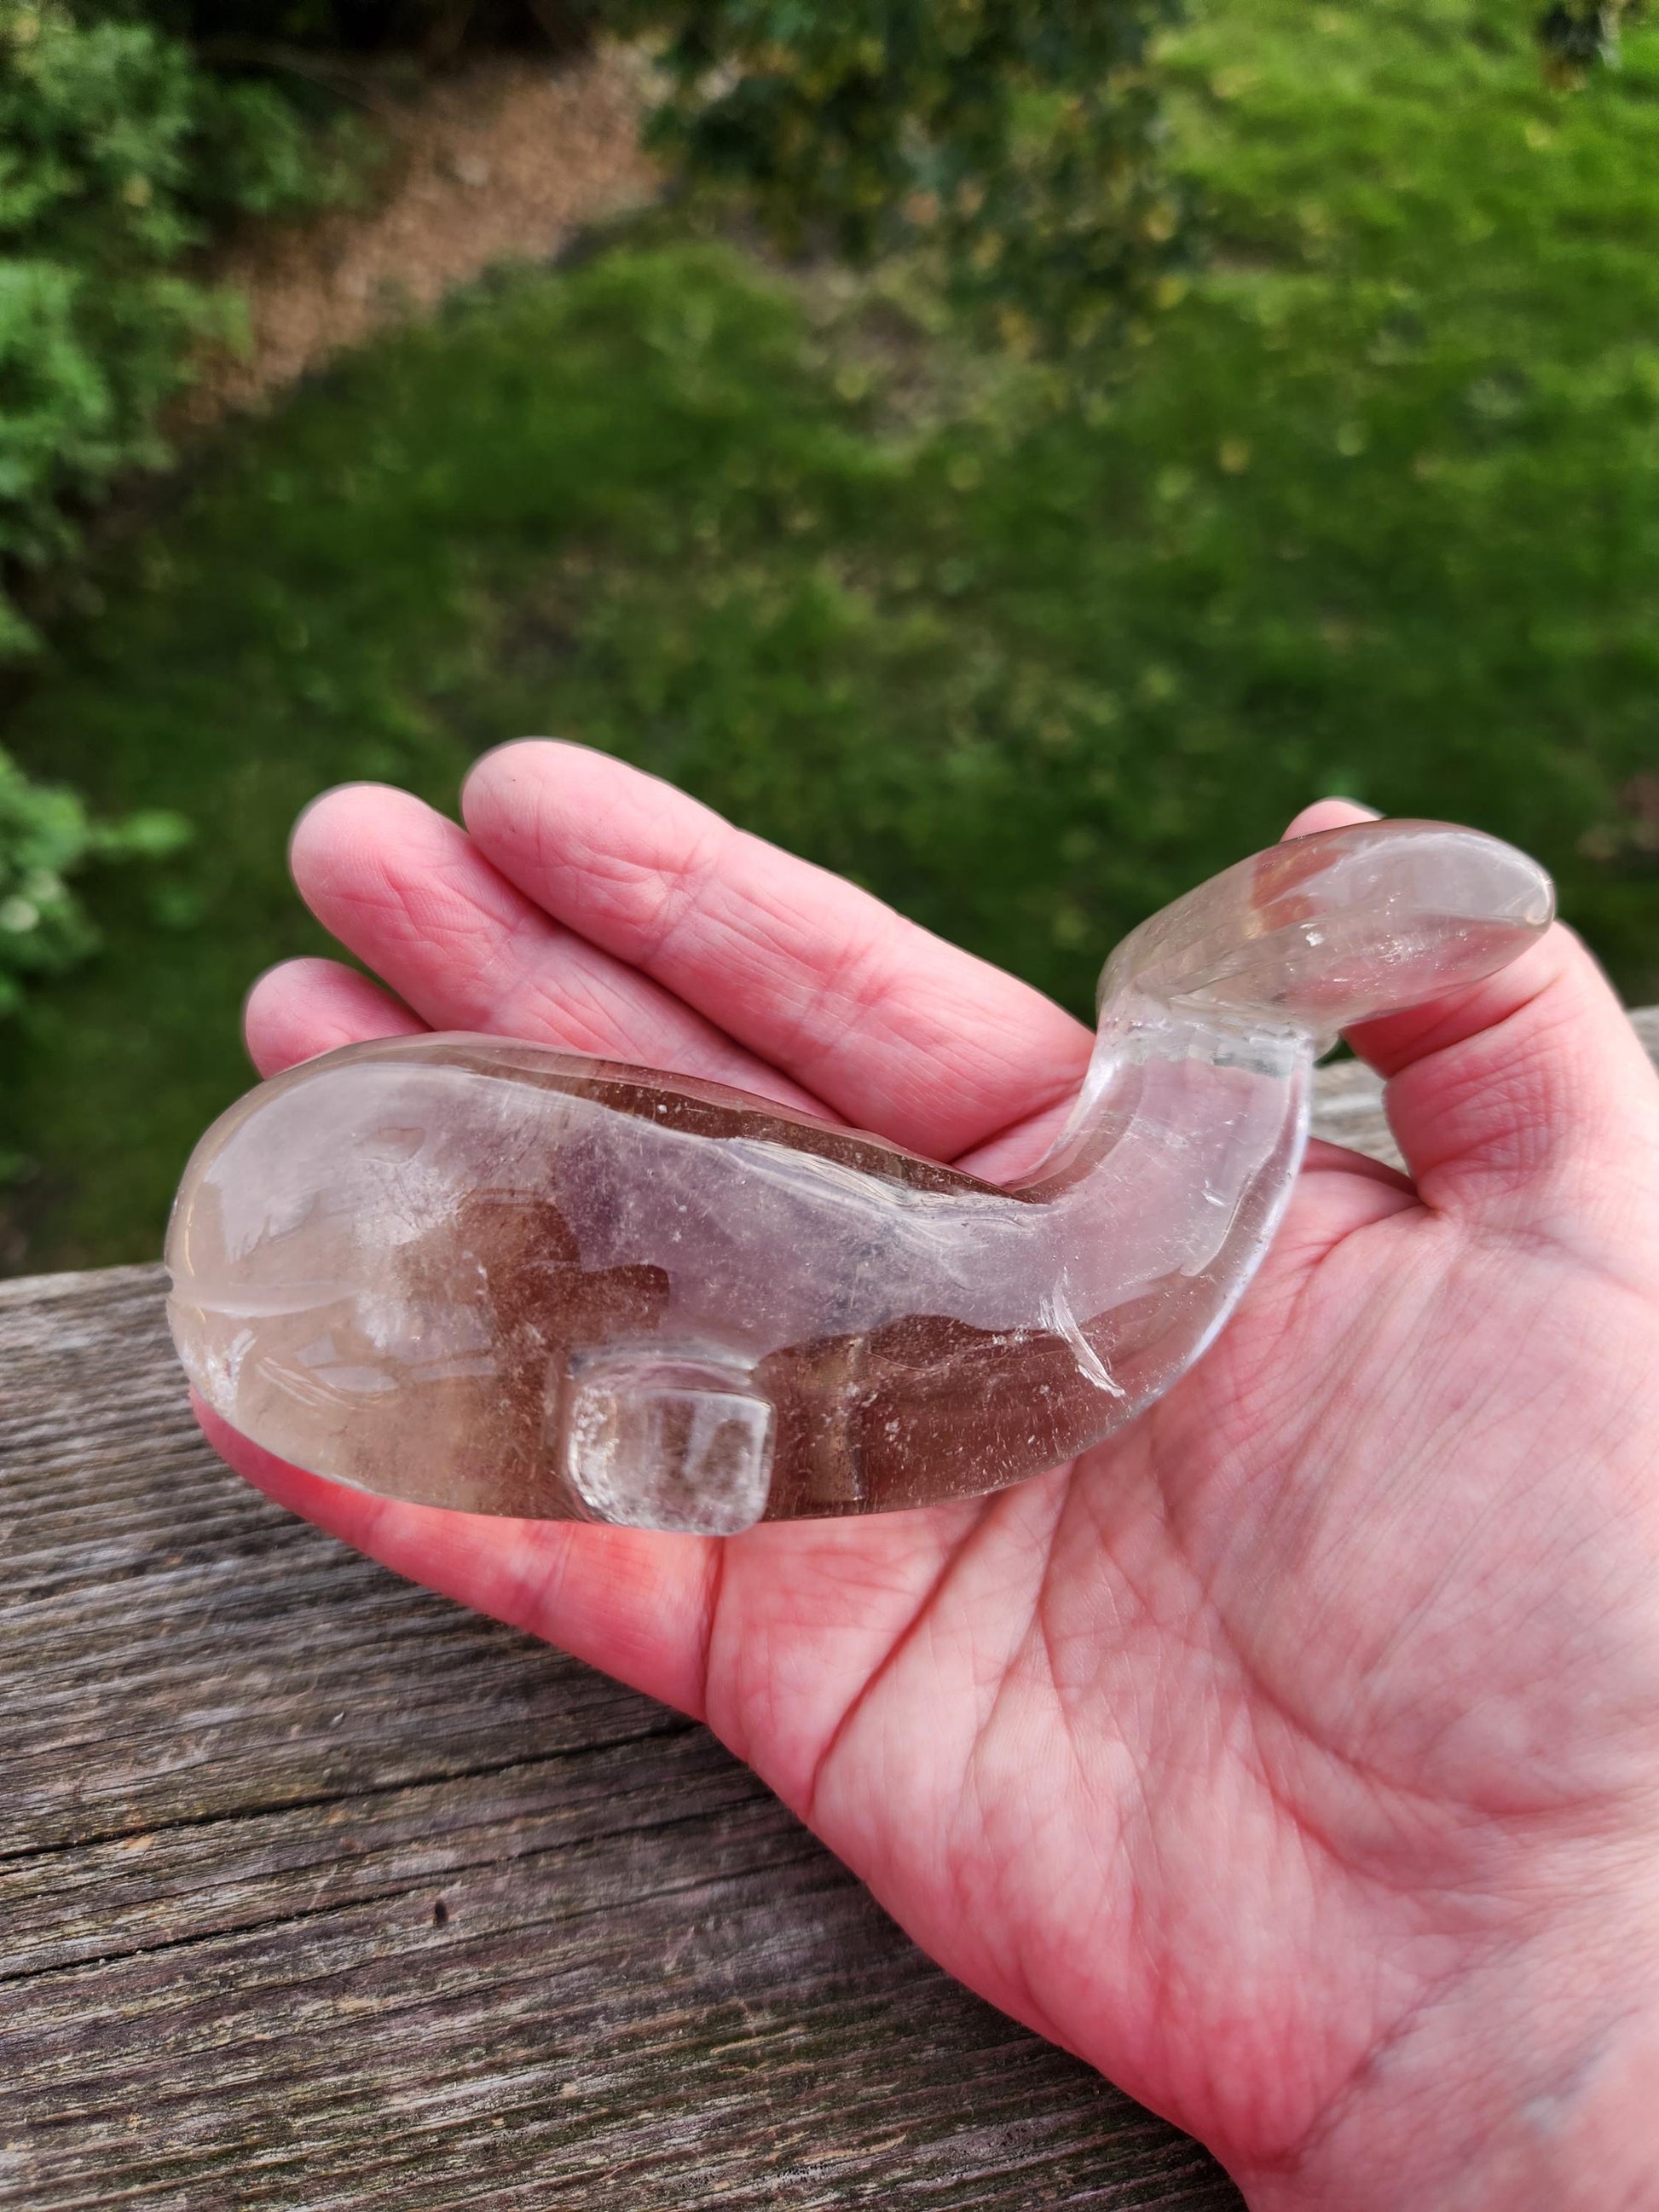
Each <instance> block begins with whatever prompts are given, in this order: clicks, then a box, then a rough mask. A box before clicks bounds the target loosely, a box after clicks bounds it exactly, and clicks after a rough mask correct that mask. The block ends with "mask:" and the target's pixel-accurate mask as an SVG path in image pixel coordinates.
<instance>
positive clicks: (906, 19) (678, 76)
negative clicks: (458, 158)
mask: <svg viewBox="0 0 1659 2212" xmlns="http://www.w3.org/2000/svg"><path fill="white" fill-rule="evenodd" d="M609 12H610V13H611V15H613V16H616V17H617V18H618V19H619V20H620V21H623V22H624V23H632V24H635V25H638V26H641V27H647V28H649V29H652V30H653V31H656V32H659V33H661V34H663V35H664V37H665V48H664V52H663V56H662V61H663V65H664V67H665V70H666V73H667V75H668V77H669V80H670V83H671V93H670V95H669V97H668V98H667V100H665V103H664V104H663V106H661V108H660V109H659V111H658V113H657V115H656V117H655V118H654V121H653V137H654V139H655V142H656V143H657V144H658V145H659V146H660V147H662V148H664V149H666V150H668V151H669V152H671V154H673V155H676V156H678V158H679V159H680V160H681V161H683V162H684V165H685V166H686V167H687V168H688V169H689V171H690V173H691V174H692V175H693V176H694V177H696V178H699V179H703V180H705V181H707V182H711V183H714V184H715V185H720V186H726V187H735V188H736V189H737V190H738V192H739V193H740V195H741V199H742V204H744V206H745V207H750V208H752V209H754V210H757V212H758V214H759V216H760V217H761V218H762V220H763V222H766V223H767V224H768V225H769V227H770V228H771V229H772V231H773V232H774V234H775V235H776V236H777V237H778V238H779V239H780V240H781V241H782V242H783V243H784V244H785V245H786V246H790V247H793V246H798V245H799V243H800V242H801V241H802V240H803V239H819V240H827V241H828V242H829V243H831V244H833V245H834V246H836V248H837V249H838V250H839V251H840V252H842V253H843V254H846V255H848V256H850V257H852V258H854V259H855V260H867V259H869V258H871V257H872V256H873V255H875V254H877V253H878V252H893V251H895V250H898V251H915V250H917V249H919V248H920V249H926V250H927V251H929V252H932V253H933V254H935V255H937V257H938V258H939V259H940V261H941V262H942V264H943V267H944V269H945V273H946V276H947V280H948V282H949V284H950V286H951V290H952V291H953V292H954V293H955V294H956V295H957V297H958V298H960V299H963V300H964V301H967V302H969V304H971V305H972V306H973V307H976V308H978V309H980V310H981V311H982V312H983V313H985V314H986V316H987V319H988V320H989V321H990V323H991V324H992V325H993V327H994V329H995V330H996V331H997V332H998V333H999V334H1000V336H1001V337H1003V338H1004V339H1006V340H1008V341H1011V342H1012V343H1014V344H1015V345H1016V346H1018V347H1022V348H1023V347H1026V346H1030V345H1031V344H1033V343H1036V344H1042V345H1044V346H1046V347H1047V348H1048V349H1054V350H1057V351H1060V352H1062V353H1070V352H1074V351H1076V350H1079V349H1088V348H1090V347H1091V346H1092V345H1094V344H1095V343H1096V342H1097V340H1099V339H1100V338H1101V337H1103V336H1104V335H1106V334H1107V333H1109V332H1110V331H1115V330H1116V329H1117V328H1118V327H1119V326H1120V325H1121V322H1122V320H1123V319H1125V318H1126V317H1127V316H1130V315H1133V313H1135V312H1136V311H1137V310H1138V309H1141V308H1145V307H1148V306H1150V305H1152V304H1155V303H1156V302H1157V301H1158V299H1159V297H1160V296H1163V297H1166V298H1167V297H1168V296H1170V293H1171V291H1172V290H1173V289H1175V285H1174V283H1172V279H1173V278H1174V276H1175V271H1176V269H1177V268H1178V267H1179V266H1182V265H1184V264H1185V263H1186V261H1187V260H1188V258H1189V251H1190V241H1189V236H1188V205H1187V201H1186V197H1185V195H1184V194H1183V193H1182V191H1181V190H1180V188H1179V186H1178V185H1176V183H1175V182H1173V181H1172V180H1171V179H1170V176H1169V175H1168V173H1167V172H1166V169H1165V166H1164V162H1163V161H1162V159H1161V155H1162V146H1161V143H1160V124H1159V119H1158V115H1159V111H1158V100H1157V97H1156V90H1155V82H1154V76H1153V72H1152V66H1151V52H1150V50H1151V46H1152V38H1153V34H1154V33H1156V32H1157V31H1158V29H1159V28H1160V27H1162V26H1164V24H1166V23H1168V22H1169V21H1170V20H1171V19H1172V18H1173V17H1174V16H1175V15H1176V13H1177V0H846V4H842V5H836V6H824V5H802V4H801V0H714V4H712V5H711V4H708V0H616V4H613V6H612V7H611V9H610V10H609Z"/></svg>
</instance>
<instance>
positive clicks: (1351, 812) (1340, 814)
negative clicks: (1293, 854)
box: [1279, 799, 1383, 843]
mask: <svg viewBox="0 0 1659 2212" xmlns="http://www.w3.org/2000/svg"><path fill="white" fill-rule="evenodd" d="M1382 819H1383V817H1382V816H1381V815H1380V814H1379V813H1378V812H1377V811H1376V808H1375V807H1374V806H1362V805H1360V804H1359V801H1358V799H1315V800H1314V802H1313V804H1312V805H1310V806H1304V808H1303V810H1302V811H1301V812H1300V814H1298V815H1297V817H1296V819H1295V821H1294V822H1292V823H1291V826H1290V828H1289V829H1287V830H1286V831H1285V838H1291V837H1311V836H1313V835H1314V833H1315V831H1316V830H1319V829H1346V828H1347V826H1348V824H1349V823H1351V822H1380V821H1381V820H1382ZM1285 838H1281V839H1280V841H1279V842H1281V843H1283V842H1285Z"/></svg>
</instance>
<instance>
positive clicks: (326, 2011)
mask: <svg viewBox="0 0 1659 2212" xmlns="http://www.w3.org/2000/svg"><path fill="white" fill-rule="evenodd" d="M1640 1020H1641V1022H1642V1024H1643V1025H1644V1034H1645V1036H1646V1038H1647V1041H1648V1042H1649V1045H1650V1049H1652V1050H1654V1051H1656V1054H1659V1014H1654V1015H1649V1016H1645V1017H1642V1018H1640ZM1319 1127H1320V1128H1321V1130H1322V1133H1325V1134H1328V1135H1330V1136H1333V1137H1335V1138H1336V1139H1338V1140H1339V1141H1345V1142H1349V1143H1356V1144H1358V1145H1361V1146H1363V1147H1364V1148H1366V1149H1370V1150H1375V1151H1383V1150H1384V1149H1385V1147H1386V1145H1387V1137H1386V1130H1385V1128H1384V1127H1383V1125H1382V1123H1381V1121H1380V1115H1379V1112H1378V1105H1377V1094H1376V1085H1375V1083H1374V1082H1373V1081H1372V1080H1371V1079H1370V1078H1369V1077H1367V1076H1366V1075H1365V1074H1364V1071H1363V1070H1360V1069H1358V1068H1355V1067H1352V1066H1341V1067H1338V1068H1334V1069H1329V1070H1326V1071H1323V1072H1322V1076H1321V1110H1320V1115H1319ZM0 1537H3V1558H4V1561H5V1568H6V1575H5V1583H4V1587H3V1595H0V1772H3V1775H4V1778H5V1783H6V1788H5V1791H4V1794H3V1796H0V2206H4V2207H9V2208H10V2207H15V2208H20V2212H21V2209H22V2208H27V2212H60V2208H61V2212H68V2208H70V2207H75V2208H82V2207H93V2206H101V2205H117V2204H119V2205H123V2206H133V2205H137V2206H138V2207H141V2208H148V2209H149V2212H162V2209H163V2208H167V2212H172V2208H177V2212H219V2208H221V2207H228V2206H239V2207H240V2206H247V2207H256V2206H265V2207H277V2208H281V2212H333V2208H340V2207H380V2206H385V2207H387V2208H391V2207H396V2208H398V2212H439V2208H449V2207H456V2206H462V2205H466V2206H477V2207H485V2208H488V2207H496V2208H500V2212H509V2208H510V2212H537V2208H541V2207H543V2206H546V2207H560V2208H563V2207H570V2208H573V2212H583V2208H587V2207H599V2206H601V2205H603V2206H605V2207H606V2208H607V2212H654V2208H659V2207H660V2208H663V2212H696V2208H701V2207H705V2206H708V2207H714V2206H720V2207H727V2206H730V2207H739V2208H741V2207H755V2208H767V2212H771V2208H789V2209H790V2212H793V2208H798V2207H799V2208H807V2207H839V2206H854V2205H876V2204H880V2205H889V2204H902V2205H906V2206H917V2207H924V2208H925V2207H927V2206H930V2205H934V2206H950V2207H951V2208H986V2212H1014V2208H1022V2212H1024V2208H1033V2207H1041V2208H1044V2212H1047V2208H1049V2207H1060V2206H1097V2207H1110V2208H1114V2212H1128V2208H1139V2207H1147V2208H1151V2207H1159V2208H1164V2212H1210V2208H1215V2212H1219V2208H1224V2207H1233V2208H1236V2207H1237V2204H1238V2203H1239V2199H1238V2198H1237V2195H1236V2193H1235V2192H1234V2191H1233V2190H1232V2188H1231V2185H1230V2184H1229V2183H1228V2181H1227V2180H1226V2179H1225V2176H1224V2175H1223V2174H1222V2173H1221V2172H1219V2170H1218V2168H1217V2167H1216V2166H1214V2165H1213V2164H1212V2162H1211V2161H1210V2160H1208V2159H1207V2158H1206V2155H1205V2154H1203V2153H1202V2152H1201V2151H1200V2150H1199V2149H1198V2148H1196V2146H1194V2144H1192V2143H1190V2142H1188V2141H1187V2140H1186V2139H1185V2138H1184V2137H1182V2136H1180V2135H1178V2134H1177V2133H1176V2131H1175V2130H1172V2129H1170V2128H1168V2127H1166V2126H1164V2124H1162V2123H1161V2122H1158V2121H1157V2120H1154V2119H1152V2118H1151V2117H1150V2116H1148V2115H1147V2114H1146V2113H1144V2112H1140V2111H1139V2109H1138V2108H1137V2107H1136V2106H1133V2104H1131V2103H1130V2102H1129V2100H1127V2099H1126V2098H1124V2097H1121V2096H1120V2095H1119V2094H1118V2093H1116V2092H1115V2091H1114V2090H1112V2089H1110V2088H1109V2087H1106V2086H1105V2085H1104V2084H1103V2083H1102V2082H1101V2081H1099V2080H1098V2079H1097V2076H1095V2075H1093V2074H1091V2072H1090V2071H1089V2070H1088V2069H1086V2068H1085V2067H1083V2066H1080V2065H1079V2064H1077V2063H1075V2062H1074V2061H1073V2060H1071V2059H1069V2058H1067V2057H1065V2056H1064V2055H1062V2054H1061V2053H1060V2052H1058V2051H1054V2050H1052V2049H1050V2048H1049V2047H1048V2046H1047V2045H1044V2044H1042V2043H1041V2042H1040V2041H1038V2040H1037V2039H1036V2038H1035V2037H1033V2036H1030V2035H1029V2034H1027V2033H1024V2031H1023V2030H1021V2029H1018V2028H1017V2027H1013V2026H1012V2024H1011V2023H1010V2022H1008V2021H1006V2020H1004V2019H1002V2018H1001V2017H1000V2015H998V2014H996V2013H994V2012H993V2011H992V2010H991V2009H990V2008H988V2007H987V2006H984V2005H981V2004H980V2003H978V2002H976V2001H975V1999H974V1998H972V1997H970V1996H968V1995H967V1994H966V1992H965V1991H963V1990H960V1989H959V1988H957V1986H956V1985H955V1984H952V1983H951V1982H950V1981H949V1980H947V1979H946V1978H945V1977H944V1976H943V1975H942V1974H940V1973H939V1972H938V1971H937V1970H936V1969H935V1968H933V1966H930V1965H929V1964H928V1963H927V1960H924V1959H923V1958H922V1957H921V1955H920V1954H918V1953H917V1952H916V1951H915V1949H914V1948H913V1947H912V1946H911V1945H910V1944H909V1943H908V1942H906V1940H905V1939H904V1938H903V1937H902V1936H901V1935H900V1934H899V1933H898V1931H897V1930H896V1929H895V1928H894V1927H893V1925H892V1923H890V1922H889V1921H888V1920H887V1919H886V1918H885V1917H884V1916H883V1915H882V1913H881V1912H880V1911H878V1909H877V1908H876V1906H875V1905H873V1904H872V1902H871V1901H870V1899H868V1898H867V1897H866V1895H865V1893H863V1891H862V1890H861V1889H860V1887H859V1886H858V1885H857V1883H855V1882H854V1881H853V1880H852V1879H851V1877H850V1876H849V1875H848V1874H847V1873H846V1872H845V1870H844V1869H842V1867H841V1866H840V1865H839V1864H838V1863H836V1861H835V1860H834V1859H833V1858H831V1857H829V1854H828V1853H826V1852H825V1851H824V1850H822V1849H821V1848H820V1847H819V1846H818V1845H817V1844H816V1843H815V1842H814V1841H813V1840H812V1839H811V1838H810V1837H809V1836H808V1835H806V1834H805V1832H804V1831H803V1830H802V1829H801V1828H799V1826H797V1825H796V1823H795V1822H794V1821H793V1820H792V1819H791V1818H790V1817H789V1815H788V1814H787V1813H785V1812H784V1811H783V1809H782V1808H781V1807H780V1806H779V1805H778V1804H777V1803H776V1802H775V1800H774V1799H773V1798H772V1797H770V1796H769V1794H768V1793H767V1792H766V1790H763V1788H762V1787H761V1785H760V1784H758V1783H757V1781H756V1780H755V1779H754V1778H753V1777H752V1776H751V1775H750V1774H749V1773H748V1772H747V1771H746V1770H745V1769H744V1768H742V1767H740V1766H739V1765H737V1764H736V1762H735V1761H733V1760H732V1759H730V1758H728V1757H727V1756H726V1753H724V1752H723V1751H722V1750H721V1749H720V1747H719V1746H718V1745H717V1744H716V1743H714V1741H713V1739H712V1738H711V1737H709V1736H708V1735H707V1734H706V1733H705V1732H704V1731H703V1730H702V1729H697V1728H694V1727H691V1726H689V1725H688V1724H686V1723H684V1722H682V1721H680V1720H678V1718H677V1717H674V1716H673V1715H671V1714H669V1713H666V1712H665V1711H663V1710H662V1709H661V1708H659V1707H658V1706H655V1705H652V1704H651V1703H650V1702H649V1701H648V1700H647V1699H642V1698H640V1697H637V1696H635V1695H634V1694H633V1693H631V1692H628V1691H625V1690H622V1689H619V1688H617V1686H615V1685H613V1684H611V1683H609V1682H607V1681H605V1680H603V1679H601V1678H600V1677H599V1676H598V1675H595V1674H592V1673H590V1672H589V1671H587V1670H586V1668H581V1667H580V1666H578V1665H576V1664H575V1663H574V1662H571V1661H568V1660H566V1659H564V1658H562V1657H561V1656H559V1655H557V1654H556V1653H554V1652H552V1651H550V1650H547V1649H546V1648H545V1647H544V1646H542V1645H540V1644H534V1643H532V1642H531V1641H530V1640H529V1639H528V1638H524V1637H521V1636H519V1635H515V1634H513V1632H509V1631H507V1630H505V1629H502V1628H500V1627H497V1626H495V1625H494V1624H492V1623H489V1622H487V1621H483V1620H477V1619H476V1618H475V1617H473V1616H472V1615H471V1614H468V1613H464V1612H462V1611H460V1610H459V1608H458V1607H453V1606H452V1605H449V1604H447V1603H446V1602H445V1601H442V1600H441V1599H438V1598H435V1597H433V1596H430V1595H428V1594H427V1593H425V1592H423V1591H420V1590H417V1589H413V1588H411V1587H410V1586H409V1585H407V1584H405V1583H400V1582H398V1581H397V1580H395V1579H394V1578H393V1577H391V1576H389V1575H388V1574H386V1572H384V1571H382V1570H381V1569H380V1568H378V1567H375V1566H374V1565H370V1564H369V1563H368V1561H366V1560H363V1559H359V1558H357V1557H356V1556H355V1555H353V1554H351V1553H348V1552H346V1551H344V1550H343V1549H342V1548H341V1547H339V1546H337V1545H336V1544H334V1543H332V1542H331V1541H330V1540H329V1539H328V1538H326V1537H325V1536H322V1535H320V1534H319V1533H318V1532H317V1531H315V1530H314V1529H312V1528H307V1527H306V1526H304V1525H303V1524H301V1523H300V1522H295V1521H293V1520H291V1519H289V1517H288V1516H285V1515H284V1514H283V1513H281V1512H279V1511H278V1510H276V1508H275V1507H274V1506H272V1505H270V1504H268V1503H267V1502H266V1501H265V1500H264V1499H263V1498H260V1497H258V1496H257V1495H256V1494H255V1493H253V1492H251V1491H248V1490H246V1488H244V1487H243V1486H241V1485H240V1483H238V1482H236V1481H235V1480H234V1479H233V1478H232V1477H231V1476H229V1475H228V1474H227V1473H226V1472H225V1471H224V1470H223V1469H222V1468H221V1467H220V1466H219V1464H218V1462H216V1460H215V1459H214V1458H213V1456H212V1455H211V1454H210V1452H208V1450H207V1449H205V1447H204V1445H203V1444H202V1443H201V1441H200V1440H199V1438H198V1437H197V1434H196V1431H195V1429H194V1426H193V1425H192V1423H191V1419H190V1417H189V1413H188V1412H187V1410H186V1407H185V1401H184V1393H183V1389H182V1386H181V1383H180V1380H179V1375H178V1371H177V1369H176V1367H175V1366H174V1364H173V1359H172V1356H171V1352H170V1349H169V1346H168V1345H167V1337H166V1332H165V1329H164V1327H163V1324H162V1319H161V1271H160V1270H159V1269H157V1268H153V1267H131V1268H117V1269H112V1270H107V1271H104V1272H102V1273H97V1274H92V1275H78V1276H77V1275H66V1276H48V1277H42V1278H38V1279H34V1280H33V1281H26V1282H21V1283H12V1284H9V1285H0Z"/></svg>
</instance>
